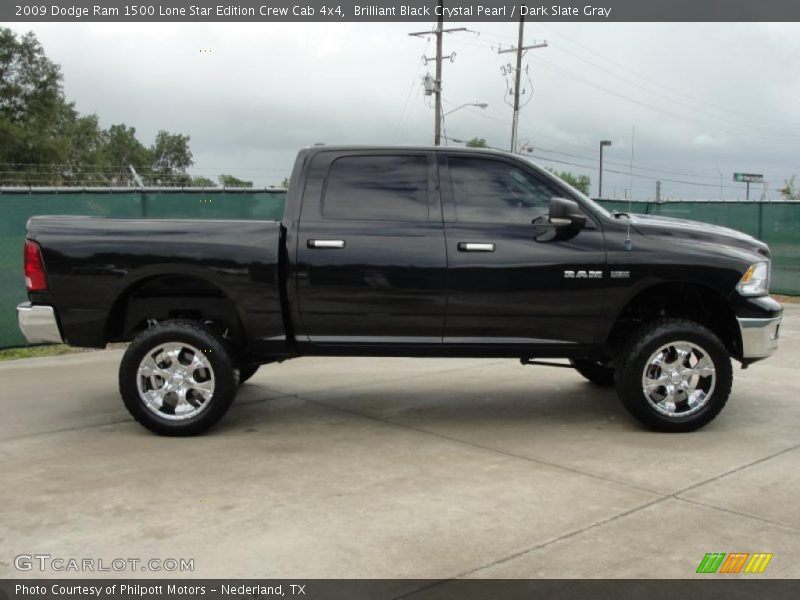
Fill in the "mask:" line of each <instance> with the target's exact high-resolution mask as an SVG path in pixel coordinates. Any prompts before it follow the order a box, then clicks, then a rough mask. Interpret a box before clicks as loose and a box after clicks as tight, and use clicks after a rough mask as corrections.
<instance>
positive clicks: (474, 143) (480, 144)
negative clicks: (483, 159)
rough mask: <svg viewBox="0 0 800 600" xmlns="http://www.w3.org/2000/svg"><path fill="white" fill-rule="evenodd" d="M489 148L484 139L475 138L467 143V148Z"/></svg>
mask: <svg viewBox="0 0 800 600" xmlns="http://www.w3.org/2000/svg"><path fill="white" fill-rule="evenodd" d="M488 147H489V145H488V144H487V143H486V140H485V139H483V138H477V137H474V138H472V139H471V140H469V141H467V148H488Z"/></svg>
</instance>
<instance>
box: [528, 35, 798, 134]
mask: <svg viewBox="0 0 800 600" xmlns="http://www.w3.org/2000/svg"><path fill="white" fill-rule="evenodd" d="M541 25H542V27H544V28H545V29H547V30H548V31H550V32H552V33H555V34H556V35H558V36H561V37H563V38H564V39H566V40H567V41H568V42H570V43H572V44H574V45H576V46H578V47H580V48H582V49H583V50H585V51H587V52H589V53H590V54H593V55H594V56H596V57H598V58H600V59H602V60H605V61H607V62H609V63H612V64H614V65H616V66H617V67H618V68H620V69H622V70H624V71H627V72H629V73H631V74H633V75H635V76H636V77H637V78H639V79H644V80H645V81H649V82H650V83H651V84H653V85H656V86H658V87H659V88H661V92H662V93H663V94H666V95H678V96H683V97H684V98H688V99H691V100H693V101H694V102H697V103H699V104H705V105H707V106H710V107H712V108H714V109H716V110H722V111H725V112H728V113H730V114H734V115H737V116H738V117H744V118H746V119H748V120H750V121H754V120H760V121H763V122H765V123H771V124H773V125H777V126H779V127H785V125H786V123H785V122H783V121H778V120H774V119H764V118H763V117H760V116H753V115H749V114H747V113H744V112H741V111H738V110H735V109H732V108H730V107H728V106H725V105H722V104H717V103H715V102H711V101H709V100H706V99H702V98H699V97H697V96H692V95H689V94H686V93H683V94H679V93H678V92H672V91H671V86H670V85H664V84H663V83H660V82H657V81H656V80H654V79H653V78H652V77H650V76H649V75H646V74H643V73H642V72H641V71H636V70H635V69H631V68H630V67H628V66H627V65H623V64H622V63H620V62H618V61H616V60H614V59H612V58H608V57H607V56H604V55H602V54H600V53H599V52H597V51H596V50H594V49H592V48H589V47H588V46H586V45H585V44H582V43H580V42H578V41H576V40H574V39H572V38H571V37H570V36H568V35H567V34H565V33H562V32H560V31H557V30H555V29H554V28H553V27H552V26H550V25H547V24H544V23H541ZM561 49H562V50H563V48H561Z"/></svg>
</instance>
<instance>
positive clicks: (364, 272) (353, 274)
mask: <svg viewBox="0 0 800 600" xmlns="http://www.w3.org/2000/svg"><path fill="white" fill-rule="evenodd" d="M436 168H437V167H436V164H435V154H434V153H433V152H428V151H400V150H398V151H331V152H320V153H318V154H316V155H315V157H314V164H313V165H311V170H312V171H313V172H314V173H316V174H319V177H315V178H313V179H314V181H319V182H320V185H317V184H316V183H315V184H314V185H312V184H309V186H307V188H306V190H305V192H304V195H303V206H302V216H301V219H300V229H299V236H298V248H297V265H298V273H297V275H298V276H297V292H298V298H299V307H300V314H301V325H302V327H301V331H299V332H298V334H299V336H298V337H299V339H301V340H302V339H306V340H308V341H310V342H312V343H315V344H336V345H341V344H357V345H373V344H383V343H386V344H395V345H396V344H401V343H413V344H429V343H434V344H441V341H442V334H443V328H444V314H445V303H446V286H445V273H446V268H447V259H446V255H445V246H444V231H443V225H442V213H441V205H440V203H439V193H438V186H437V184H436V181H437V180H436ZM303 330H304V331H303Z"/></svg>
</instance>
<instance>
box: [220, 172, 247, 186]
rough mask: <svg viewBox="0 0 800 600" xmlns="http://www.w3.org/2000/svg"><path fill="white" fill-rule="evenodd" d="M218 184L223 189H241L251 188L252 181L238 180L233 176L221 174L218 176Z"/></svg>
mask: <svg viewBox="0 0 800 600" xmlns="http://www.w3.org/2000/svg"><path fill="white" fill-rule="evenodd" d="M219 183H220V185H223V186H225V187H242V188H251V187H253V182H252V181H245V180H244V179H239V178H238V177H234V176H233V175H225V174H222V175H220V176H219Z"/></svg>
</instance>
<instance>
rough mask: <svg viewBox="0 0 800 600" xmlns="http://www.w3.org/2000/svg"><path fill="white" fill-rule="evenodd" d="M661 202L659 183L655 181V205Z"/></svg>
mask: <svg viewBox="0 0 800 600" xmlns="http://www.w3.org/2000/svg"><path fill="white" fill-rule="evenodd" d="M660 202H661V182H660V181H656V204H659V203H660Z"/></svg>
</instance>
